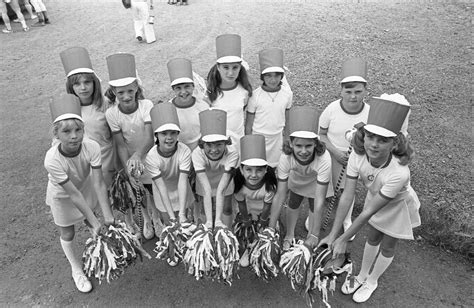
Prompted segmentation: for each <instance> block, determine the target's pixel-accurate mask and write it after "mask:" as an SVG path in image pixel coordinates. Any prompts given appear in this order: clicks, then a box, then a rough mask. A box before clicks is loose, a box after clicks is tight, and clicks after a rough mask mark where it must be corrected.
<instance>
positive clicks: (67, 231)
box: [59, 226, 76, 242]
mask: <svg viewBox="0 0 474 308" xmlns="http://www.w3.org/2000/svg"><path fill="white" fill-rule="evenodd" d="M59 231H60V236H61V239H62V240H63V241H67V242H70V241H72V240H73V239H74V235H75V234H76V232H75V230H74V226H69V227H59Z"/></svg>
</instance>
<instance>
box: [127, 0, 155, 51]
mask: <svg viewBox="0 0 474 308" xmlns="http://www.w3.org/2000/svg"><path fill="white" fill-rule="evenodd" d="M127 8H128V7H127ZM131 9H132V14H133V26H134V28H135V37H136V38H137V40H138V41H139V42H142V41H143V39H144V38H145V40H146V42H147V43H148V44H150V43H153V42H154V41H156V38H155V32H154V30H153V22H151V23H149V21H150V10H153V0H131Z"/></svg>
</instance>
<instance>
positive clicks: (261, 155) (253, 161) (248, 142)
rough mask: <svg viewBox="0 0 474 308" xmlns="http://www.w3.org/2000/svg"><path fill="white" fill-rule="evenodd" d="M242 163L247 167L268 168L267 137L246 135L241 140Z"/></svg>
mask: <svg viewBox="0 0 474 308" xmlns="http://www.w3.org/2000/svg"><path fill="white" fill-rule="evenodd" d="M240 159H241V163H242V164H244V165H247V166H266V165H268V162H267V155H266V151H265V137H264V136H262V135H245V136H243V137H242V138H240Z"/></svg>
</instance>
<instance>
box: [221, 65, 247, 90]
mask: <svg viewBox="0 0 474 308" xmlns="http://www.w3.org/2000/svg"><path fill="white" fill-rule="evenodd" d="M241 67H242V65H241V64H240V63H239V62H235V63H220V64H217V70H218V71H219V74H220V76H221V79H222V81H221V85H220V86H221V87H222V88H232V87H233V86H235V82H236V80H237V78H238V77H239V73H240V68H241Z"/></svg>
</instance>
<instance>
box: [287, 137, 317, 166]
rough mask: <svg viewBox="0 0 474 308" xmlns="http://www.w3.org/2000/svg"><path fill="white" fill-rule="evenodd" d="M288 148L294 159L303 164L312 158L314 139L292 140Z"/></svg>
mask: <svg viewBox="0 0 474 308" xmlns="http://www.w3.org/2000/svg"><path fill="white" fill-rule="evenodd" d="M290 147H291V148H292V149H293V153H294V155H295V157H296V158H297V159H298V160H299V161H301V162H303V163H305V162H308V161H310V160H311V159H312V158H313V154H314V148H315V147H316V143H315V142H314V139H309V138H293V139H292V140H291V142H290Z"/></svg>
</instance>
